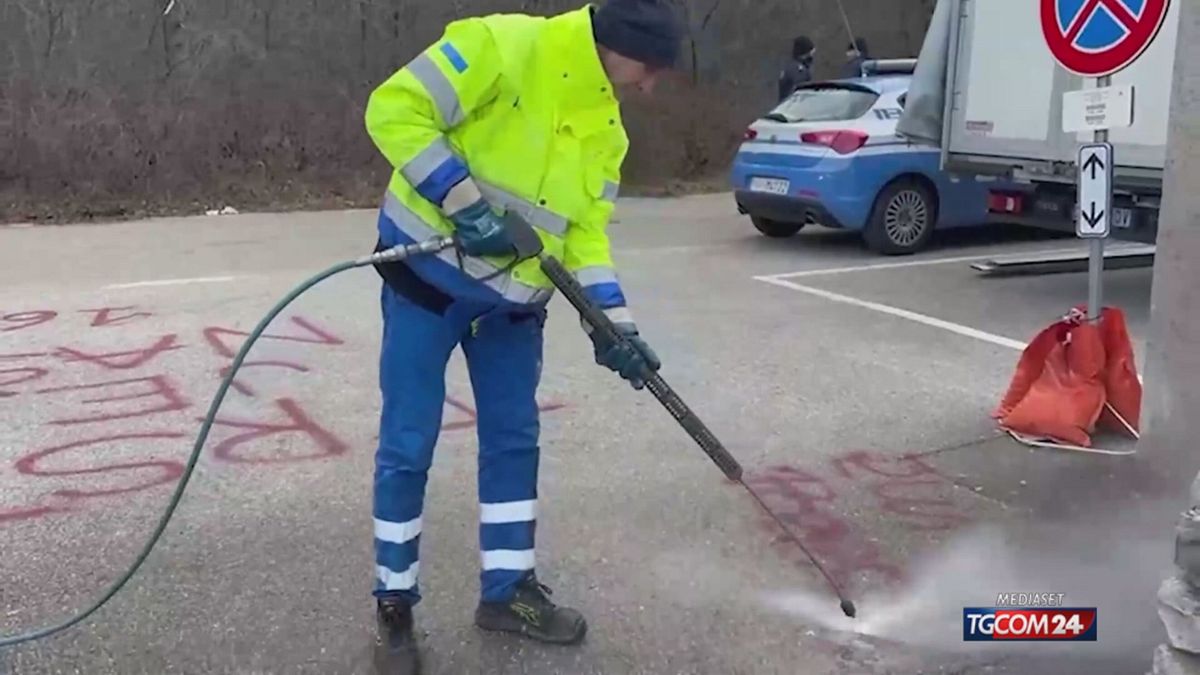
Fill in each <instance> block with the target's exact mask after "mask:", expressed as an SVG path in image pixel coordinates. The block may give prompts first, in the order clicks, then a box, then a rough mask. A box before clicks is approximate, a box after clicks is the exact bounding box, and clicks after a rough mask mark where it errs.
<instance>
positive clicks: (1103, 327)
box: [1099, 307, 1142, 434]
mask: <svg viewBox="0 0 1200 675" xmlns="http://www.w3.org/2000/svg"><path fill="white" fill-rule="evenodd" d="M1100 338H1101V340H1102V341H1103V342H1104V353H1105V355H1106V363H1105V366H1104V379H1103V381H1104V395H1105V399H1106V400H1107V401H1108V405H1110V406H1112V408H1113V410H1116V412H1117V414H1118V415H1120V416H1121V418H1122V419H1124V420H1125V421H1126V422H1128V423H1129V426H1130V427H1133V431H1134V432H1135V433H1136V432H1137V431H1139V430H1140V429H1141V427H1140V426H1139V424H1140V422H1141V413H1142V383H1141V381H1139V380H1138V374H1137V362H1136V360H1135V359H1134V355H1133V341H1132V340H1130V339H1129V330H1128V328H1127V327H1126V324H1125V313H1124V312H1122V311H1121V310H1119V309H1117V308H1115V307H1105V308H1104V312H1103V313H1102V314H1101V315H1100ZM1099 425H1100V426H1102V427H1104V428H1105V429H1110V430H1112V431H1117V432H1120V433H1122V434H1129V429H1128V428H1126V426H1125V425H1124V424H1122V423H1121V421H1120V420H1118V419H1117V418H1116V416H1115V415H1113V413H1112V411H1110V410H1109V409H1108V408H1107V407H1106V408H1105V409H1104V411H1103V412H1102V413H1101V414H1100V421H1099Z"/></svg>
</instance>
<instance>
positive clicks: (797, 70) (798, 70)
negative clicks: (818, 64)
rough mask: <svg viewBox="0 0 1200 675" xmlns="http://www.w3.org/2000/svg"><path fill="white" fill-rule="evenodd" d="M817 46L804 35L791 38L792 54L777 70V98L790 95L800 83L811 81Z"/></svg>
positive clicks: (781, 98) (782, 98)
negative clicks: (781, 67) (780, 68)
mask: <svg viewBox="0 0 1200 675" xmlns="http://www.w3.org/2000/svg"><path fill="white" fill-rule="evenodd" d="M816 54H817V48H816V45H814V44H813V41H812V40H811V39H810V38H808V37H807V36H805V35H801V36H799V37H797V38H796V39H795V40H792V55H791V58H789V59H788V62H787V63H786V64H784V66H783V69H782V70H780V71H779V78H778V80H779V82H778V84H779V100H780V101H783V100H784V99H786V98H787V97H789V96H791V95H792V93H793V92H795V91H796V90H797V89H798V88H800V86H801V85H803V84H806V83H808V82H811V81H812V64H813V59H815V58H816Z"/></svg>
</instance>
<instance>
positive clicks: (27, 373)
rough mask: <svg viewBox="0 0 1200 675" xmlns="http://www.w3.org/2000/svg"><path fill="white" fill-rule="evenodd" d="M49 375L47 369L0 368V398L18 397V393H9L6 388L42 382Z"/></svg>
mask: <svg viewBox="0 0 1200 675" xmlns="http://www.w3.org/2000/svg"><path fill="white" fill-rule="evenodd" d="M49 373H50V371H49V370H47V369H46V368H34V367H32V366H30V367H25V368H0V398H8V397H11V396H16V395H17V392H15V391H8V390H6V389H4V387H11V386H13V385H16V384H25V383H26V382H32V381H34V380H40V379H41V378H43V377H45V376H46V375H48V374H49Z"/></svg>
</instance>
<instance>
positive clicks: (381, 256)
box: [0, 237, 454, 648]
mask: <svg viewBox="0 0 1200 675" xmlns="http://www.w3.org/2000/svg"><path fill="white" fill-rule="evenodd" d="M453 245H454V241H453V240H452V239H449V238H447V237H435V238H433V239H429V240H427V241H424V242H421V243H419V244H412V245H410V246H398V247H396V248H392V249H387V250H385V251H381V252H379V253H376V254H373V255H369V256H364V257H362V258H359V259H357V260H352V261H349V262H343V263H339V264H337V265H334V266H333V267H330V268H329V269H327V270H325V271H323V272H320V273H319V274H316V275H315V276H313V277H311V278H310V279H308V280H307V281H305V282H304V283H302V284H300V285H299V286H296V287H295V288H294V289H292V291H291V292H289V293H288V294H287V295H286V296H284V298H283V299H282V300H280V301H279V302H278V303H277V304H276V305H275V306H274V307H272V308H271V311H269V312H267V314H266V316H264V317H263V318H262V320H261V321H259V322H258V325H257V326H255V328H254V330H253V331H251V333H250V336H249V337H247V338H246V341H245V342H244V343H243V344H242V348H241V349H240V350H238V353H237V356H235V357H234V359H233V366H232V367H231V368H230V369H229V372H228V374H226V375H225V377H224V379H222V380H221V386H220V387H218V388H217V393H216V395H215V396H213V400H212V403H211V404H210V405H209V406H208V413H207V414H206V415H205V416H204V422H203V423H202V424H201V425H200V432H199V433H198V434H197V435H196V442H195V444H194V445H193V446H192V454H191V456H189V457H188V461H187V467H186V468H185V469H184V471H183V476H181V477H180V479H179V484H178V485H176V486H175V493H174V494H172V495H171V501H170V502H169V503H168V504H167V508H166V510H165V511H163V514H162V517H161V518H159V519H158V525H157V526H155V528H154V533H153V534H151V535H150V538H149V539H147V540H146V545H145V546H143V547H142V551H141V553H139V554H138V556H137V558H136V559H135V560H134V561H133V564H132V565H130V566H129V569H128V570H126V571H125V573H124V574H122V575H121V577H120V578H119V579H117V580H116V581H115V582H113V584H112V585H111V586H109V588H108V590H106V591H105V592H104V594H103V595H101V596H100V598H99V599H98V600H96V601H95V602H94V603H92V604H91V606H89V607H88V608H87V609H85V610H83V611H82V612H79V613H77V614H75V615H74V616H72V617H70V618H68V619H67V620H65V621H63V622H61V623H57V624H54V625H50V626H45V627H42V628H39V629H37V630H32V631H29V632H27V633H20V634H17V635H11V636H5V637H3V638H0V648H4V647H12V646H14V645H18V644H21V643H23V642H32V641H33V640H40V639H41V638H44V637H49V636H51V635H54V634H55V633H58V632H61V631H64V630H66V629H68V628H70V627H71V626H74V625H75V624H77V623H79V622H81V621H83V620H84V619H86V618H88V617H89V616H91V615H92V614H93V613H95V612H96V610H98V609H100V608H101V607H103V606H104V604H105V603H106V602H108V601H109V600H111V599H112V597H113V596H114V595H116V594H117V593H118V592H119V591H120V590H121V589H122V588H123V587H124V586H125V584H127V583H129V580H130V579H132V578H133V575H134V574H136V573H137V571H138V569H139V568H141V566H142V563H144V562H146V558H148V557H150V552H151V551H153V550H154V547H155V545H157V544H158V540H159V539H160V538H161V537H162V534H163V532H164V531H165V530H166V529H167V523H169V522H171V517H172V516H173V515H175V509H176V508H177V507H178V506H179V501H180V500H181V499H182V498H183V491H184V490H185V489H186V488H187V485H188V481H189V480H191V477H192V472H193V471H194V470H195V468H196V463H197V462H198V461H199V460H200V453H201V452H202V451H203V450H204V442H205V441H206V440H208V432H209V431H211V430H212V426H213V423H214V421H215V420H216V417H217V412H218V411H219V410H220V409H221V404H222V403H223V402H224V400H225V394H226V393H227V392H228V391H229V387H230V385H231V384H233V378H234V376H236V375H237V372H238V369H239V368H241V367H242V362H243V361H245V360H246V355H247V354H249V353H250V348H251V347H253V346H254V343H255V342H256V341H257V340H258V338H259V337H260V336H261V335H262V334H263V332H264V331H266V329H267V326H269V325H270V324H271V322H272V321H273V320H274V319H275V317H276V316H278V315H279V313H280V312H282V311H283V310H284V308H285V307H287V306H288V305H290V304H291V303H292V301H293V300H295V299H296V298H298V297H300V295H302V294H303V293H304V292H305V291H307V290H308V289H310V288H312V287H313V286H316V285H317V284H319V283H321V282H322V281H324V280H326V279H328V278H329V277H331V276H333V275H335V274H339V273H341V272H345V271H346V270H350V269H354V268H356V267H366V266H368V265H373V264H376V263H386V262H393V261H397V260H403V259H405V258H409V257H411V256H414V255H423V254H429V253H437V252H438V251H441V250H443V249H446V248H450V247H451V246H453Z"/></svg>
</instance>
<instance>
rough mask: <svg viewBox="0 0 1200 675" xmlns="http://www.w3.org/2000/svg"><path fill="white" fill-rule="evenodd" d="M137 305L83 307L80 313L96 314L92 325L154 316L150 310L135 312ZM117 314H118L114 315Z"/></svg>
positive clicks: (117, 324)
mask: <svg viewBox="0 0 1200 675" xmlns="http://www.w3.org/2000/svg"><path fill="white" fill-rule="evenodd" d="M135 309H137V307H101V308H100V309H81V310H79V313H80V314H95V316H94V317H92V324H91V325H92V326H119V325H122V324H126V323H129V322H130V321H133V320H135V319H145V318H149V317H151V316H154V315H153V314H151V313H150V312H135V311H130V310H135ZM114 314H117V316H114Z"/></svg>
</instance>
